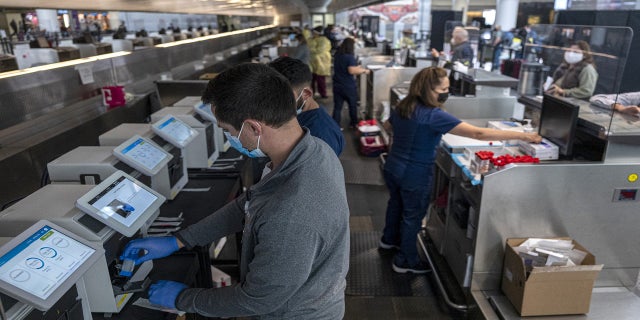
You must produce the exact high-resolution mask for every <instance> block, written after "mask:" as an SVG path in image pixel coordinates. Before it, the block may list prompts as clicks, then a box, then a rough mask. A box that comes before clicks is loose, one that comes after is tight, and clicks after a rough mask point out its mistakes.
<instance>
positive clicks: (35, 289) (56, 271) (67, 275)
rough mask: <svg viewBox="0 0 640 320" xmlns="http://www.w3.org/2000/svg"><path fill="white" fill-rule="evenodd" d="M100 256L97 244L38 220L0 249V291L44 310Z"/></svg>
mask: <svg viewBox="0 0 640 320" xmlns="http://www.w3.org/2000/svg"><path fill="white" fill-rule="evenodd" d="M100 258H102V259H104V250H103V249H102V248H101V247H100V246H99V245H98V244H97V243H95V242H89V241H87V240H84V239H82V238H80V237H78V236H76V235H74V234H73V233H71V232H69V231H67V230H65V229H63V228H62V227H59V226H57V225H55V224H53V223H51V222H49V221H46V220H41V221H38V222H37V223H35V224H34V225H33V226H31V227H30V228H28V229H27V230H26V231H24V232H22V233H21V234H19V235H18V236H16V237H15V238H13V239H12V240H10V241H9V242H8V243H7V244H5V245H4V246H2V247H1V248H0V291H2V292H3V293H5V294H6V295H8V296H11V297H13V298H16V299H17V300H19V301H21V302H23V303H25V304H28V305H31V306H34V307H35V308H37V309H39V310H42V311H46V310H48V309H50V308H51V307H52V306H53V305H54V304H55V303H56V302H57V301H58V300H59V299H60V298H61V297H62V296H63V295H64V294H65V293H66V292H67V291H68V290H69V289H70V288H71V287H72V286H73V285H74V284H75V283H76V282H78V280H79V279H80V278H81V277H82V276H83V274H84V273H85V272H86V271H87V270H89V268H90V267H91V266H93V265H94V263H96V262H97V261H98V260H99V259H100Z"/></svg>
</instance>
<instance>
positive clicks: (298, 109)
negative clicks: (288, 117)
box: [296, 89, 307, 114]
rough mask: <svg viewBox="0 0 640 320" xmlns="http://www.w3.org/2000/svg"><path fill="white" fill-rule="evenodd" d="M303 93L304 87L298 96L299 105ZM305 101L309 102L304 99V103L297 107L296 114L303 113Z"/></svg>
mask: <svg viewBox="0 0 640 320" xmlns="http://www.w3.org/2000/svg"><path fill="white" fill-rule="evenodd" d="M303 93H304V89H302V91H300V95H298V97H297V98H296V106H297V105H298V100H300V98H302V94H303ZM305 103H307V100H303V101H302V105H301V106H300V107H298V108H297V109H296V114H301V113H302V109H304V104H305Z"/></svg>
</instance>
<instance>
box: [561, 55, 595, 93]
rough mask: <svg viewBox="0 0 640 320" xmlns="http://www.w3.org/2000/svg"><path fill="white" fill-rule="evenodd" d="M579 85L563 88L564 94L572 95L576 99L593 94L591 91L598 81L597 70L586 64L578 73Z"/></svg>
mask: <svg viewBox="0 0 640 320" xmlns="http://www.w3.org/2000/svg"><path fill="white" fill-rule="evenodd" d="M578 77H579V79H580V80H579V81H580V85H579V86H577V87H575V88H571V89H565V90H564V92H565V95H566V96H567V97H573V98H578V99H588V98H590V97H591V96H592V95H593V92H594V91H595V90H596V83H597V82H598V71H596V69H595V68H594V67H593V66H592V65H590V64H589V65H587V66H586V67H585V68H584V69H582V71H581V72H580V75H578Z"/></svg>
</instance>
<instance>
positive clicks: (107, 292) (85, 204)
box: [0, 171, 165, 313]
mask: <svg viewBox="0 0 640 320" xmlns="http://www.w3.org/2000/svg"><path fill="white" fill-rule="evenodd" d="M164 200H165V198H164V197H163V196H162V195H161V194H159V193H158V192H156V191H154V190H152V189H151V188H149V187H147V186H145V185H144V184H142V183H141V182H140V181H137V180H135V179H134V178H133V177H131V176H129V175H127V174H125V173H124V172H121V171H118V172H116V173H114V174H113V175H111V176H110V177H108V178H106V179H105V180H104V181H102V183H100V184H99V185H97V186H95V185H71V184H50V185H47V186H45V187H43V188H41V189H40V190H38V191H36V192H34V193H33V194H31V195H29V196H28V197H26V198H24V199H23V200H21V201H19V202H17V203H16V204H14V205H13V206H11V207H9V208H8V209H6V210H4V211H2V212H0V236H3V237H16V236H18V235H19V233H20V231H19V230H25V229H27V228H28V227H26V226H30V225H33V223H35V222H36V221H39V220H40V219H43V217H46V218H47V219H48V220H49V221H51V223H54V224H55V225H59V226H61V227H62V228H64V229H65V230H69V232H72V233H73V234H74V235H77V239H83V241H81V243H84V244H87V243H88V244H90V245H91V247H92V248H94V250H96V252H98V254H99V256H100V259H97V260H96V262H95V263H94V264H93V266H91V267H90V268H88V269H83V270H82V271H83V272H84V275H83V276H82V275H81V276H82V277H81V278H82V282H83V286H77V287H78V291H81V292H82V295H86V297H87V300H88V305H89V308H90V310H91V312H97V313H117V312H120V311H121V310H122V308H123V307H124V306H125V305H126V303H127V302H128V301H129V299H130V298H131V296H132V295H133V293H135V292H138V291H143V290H146V288H147V287H148V285H149V284H150V282H151V281H150V280H149V279H148V275H149V273H150V271H151V269H152V268H153V263H148V262H151V261H147V262H145V263H143V264H141V265H139V266H137V267H136V268H135V269H134V270H133V272H132V273H131V274H132V276H131V277H122V276H120V269H121V268H122V262H121V261H120V260H119V256H120V253H121V252H122V249H123V248H124V246H125V245H126V244H127V243H128V242H129V240H130V238H131V237H133V236H135V235H136V234H137V233H138V231H141V232H142V233H143V234H145V233H146V232H145V230H147V229H148V227H149V225H150V224H151V222H152V221H153V220H154V219H155V218H156V217H157V216H158V214H159V208H160V205H161V204H162V203H163V202H164ZM63 233H64V232H63ZM65 234H66V233H65ZM77 239H76V240H77ZM51 241H54V239H52V240H51ZM56 241H57V240H56ZM78 241H80V240H78ZM59 244H60V245H64V244H65V243H64V242H60V243H59ZM51 248H52V249H55V247H51ZM43 254H45V255H49V256H52V257H54V258H55V255H56V253H55V252H54V251H44V252H43ZM50 259H51V258H50ZM43 261H46V260H43ZM65 261H67V260H65ZM33 263H34V265H35V266H37V265H38V261H33ZM1 270H2V267H0V272H1ZM85 270H86V271H85ZM18 276H22V275H21V274H19V275H18ZM1 278H2V276H0V279H1ZM0 289H2V287H0ZM67 290H68V287H67ZM9 293H10V292H9ZM45 299H47V298H45ZM21 301H23V302H24V300H21ZM54 301H55V300H54ZM28 302H30V301H28ZM34 305H35V306H36V307H38V305H37V304H34ZM44 306H45V307H46V305H44Z"/></svg>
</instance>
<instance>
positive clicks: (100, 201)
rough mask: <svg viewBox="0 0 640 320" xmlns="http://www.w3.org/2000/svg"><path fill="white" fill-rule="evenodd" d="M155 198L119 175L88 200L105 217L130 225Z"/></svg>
mask: <svg viewBox="0 0 640 320" xmlns="http://www.w3.org/2000/svg"><path fill="white" fill-rule="evenodd" d="M157 199H158V197H156V196H155V195H154V194H152V193H150V192H149V191H147V190H145V189H143V188H142V187H140V186H138V185H137V184H135V183H134V182H133V181H131V180H129V179H127V178H125V177H120V178H118V180H116V181H114V182H113V183H112V184H111V185H109V186H108V187H107V188H105V189H104V190H103V191H102V192H100V193H99V194H98V195H96V196H95V197H94V198H93V199H91V200H89V201H88V202H89V204H90V205H91V206H93V207H94V208H96V209H98V210H99V211H100V212H101V213H102V214H103V216H105V218H111V219H113V220H115V221H118V222H120V223H121V224H123V225H125V226H127V227H130V226H131V225H132V224H133V223H134V222H135V221H136V220H137V219H138V218H139V217H140V216H141V215H142V213H144V212H145V211H146V210H147V209H148V208H149V207H150V206H151V205H152V204H153V202H154V201H156V200H157Z"/></svg>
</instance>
